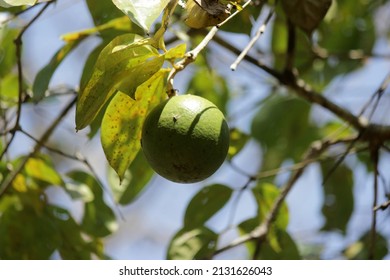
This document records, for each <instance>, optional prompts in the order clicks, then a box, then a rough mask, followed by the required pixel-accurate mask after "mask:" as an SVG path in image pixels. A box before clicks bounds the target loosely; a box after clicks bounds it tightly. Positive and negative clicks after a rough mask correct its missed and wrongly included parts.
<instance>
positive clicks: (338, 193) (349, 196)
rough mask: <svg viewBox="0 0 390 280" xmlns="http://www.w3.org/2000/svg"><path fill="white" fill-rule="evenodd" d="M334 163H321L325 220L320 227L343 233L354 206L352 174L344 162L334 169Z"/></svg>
mask: <svg viewBox="0 0 390 280" xmlns="http://www.w3.org/2000/svg"><path fill="white" fill-rule="evenodd" d="M335 164H336V163H335V161H324V162H322V163H321V170H322V176H323V178H324V179H325V183H324V205H323V206H322V213H323V215H324V216H325V220H326V222H325V225H324V226H323V227H322V229H323V230H339V231H341V232H342V233H344V234H345V232H346V229H347V225H348V221H349V219H350V218H351V215H352V212H353V207H354V198H353V174H352V170H351V169H350V168H349V167H347V166H346V165H345V164H341V165H339V166H338V167H337V168H336V169H334V166H335Z"/></svg>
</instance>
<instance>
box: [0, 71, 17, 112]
mask: <svg viewBox="0 0 390 280" xmlns="http://www.w3.org/2000/svg"><path fill="white" fill-rule="evenodd" d="M18 96H19V90H18V76H17V75H14V74H12V73H10V74H8V75H6V76H5V77H4V78H0V104H1V105H2V106H1V107H2V108H9V107H13V106H15V105H17V104H18Z"/></svg>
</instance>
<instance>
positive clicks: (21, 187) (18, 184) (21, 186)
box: [12, 174, 27, 192]
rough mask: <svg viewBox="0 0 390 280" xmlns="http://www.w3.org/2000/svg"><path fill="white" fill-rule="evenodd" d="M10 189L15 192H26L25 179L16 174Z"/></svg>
mask: <svg viewBox="0 0 390 280" xmlns="http://www.w3.org/2000/svg"><path fill="white" fill-rule="evenodd" d="M12 187H13V188H14V189H15V190H16V191H17V192H27V185H26V178H25V177H24V176H23V175H22V174H18V175H16V177H15V180H14V181H13V182H12Z"/></svg>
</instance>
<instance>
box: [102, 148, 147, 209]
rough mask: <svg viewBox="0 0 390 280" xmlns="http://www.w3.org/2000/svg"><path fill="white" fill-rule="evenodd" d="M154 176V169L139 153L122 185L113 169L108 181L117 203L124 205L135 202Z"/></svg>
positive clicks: (110, 171)
mask: <svg viewBox="0 0 390 280" xmlns="http://www.w3.org/2000/svg"><path fill="white" fill-rule="evenodd" d="M153 174H154V171H153V169H152V168H151V167H150V166H149V164H148V162H147V161H146V158H145V156H144V154H143V152H142V151H139V152H138V154H137V156H136V157H135V159H134V160H133V161H132V162H131V164H130V166H129V168H128V169H127V170H126V172H125V175H124V178H123V180H122V183H120V182H119V179H118V175H117V174H116V173H115V171H114V170H113V169H111V168H110V169H109V173H108V179H109V183H110V186H111V189H112V192H113V195H114V198H115V201H117V202H118V203H120V204H122V205H126V204H129V203H131V202H133V201H134V200H135V199H136V198H137V197H138V196H139V195H140V193H141V192H142V191H143V190H144V189H145V187H146V185H147V184H148V182H149V181H150V179H151V178H152V176H153Z"/></svg>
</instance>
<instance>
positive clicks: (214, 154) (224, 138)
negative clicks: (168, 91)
mask: <svg viewBox="0 0 390 280" xmlns="http://www.w3.org/2000/svg"><path fill="white" fill-rule="evenodd" d="M141 143H142V149H143V151H144V154H145V157H146V159H147V160H148V162H149V164H150V165H151V167H152V168H153V169H154V170H155V171H156V172H157V173H158V174H160V175H161V176H162V177H164V178H166V179H168V180H171V181H173V182H178V183H194V182H199V181H201V180H204V179H206V178H207V177H209V176H211V175H212V174H213V173H214V172H215V171H216V170H217V169H218V168H219V167H220V166H221V164H222V163H223V162H224V160H225V158H226V155H227V152H228V149H229V127H228V125H227V123H226V120H225V118H224V115H223V113H222V112H221V111H220V110H219V109H218V108H217V106H215V105H214V104H213V103H211V102H210V101H208V100H207V99H204V98H202V97H199V96H195V95H189V94H187V95H180V96H174V97H171V98H170V99H168V100H166V101H164V102H162V103H161V104H159V105H158V106H156V107H155V108H154V109H153V110H152V111H151V112H150V113H149V115H148V116H147V118H146V119H145V122H144V125H143V129H142V140H141Z"/></svg>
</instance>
